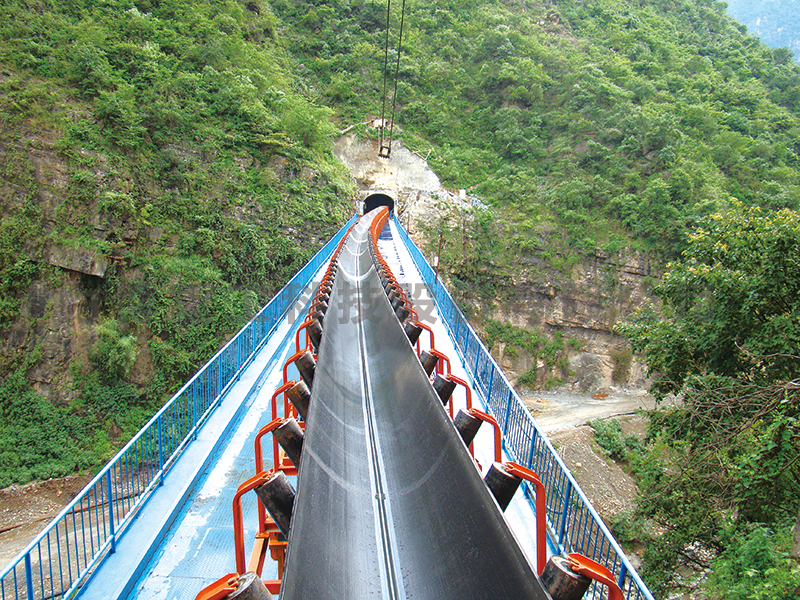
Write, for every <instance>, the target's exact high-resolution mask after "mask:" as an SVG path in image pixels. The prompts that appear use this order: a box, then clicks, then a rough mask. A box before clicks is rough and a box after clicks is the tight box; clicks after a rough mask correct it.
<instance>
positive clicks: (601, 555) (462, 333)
mask: <svg viewBox="0 0 800 600" xmlns="http://www.w3.org/2000/svg"><path fill="white" fill-rule="evenodd" d="M394 220H395V224H396V225H397V229H398V231H399V232H400V237H401V239H402V240H403V242H404V244H405V246H406V248H407V249H408V251H409V253H410V254H411V258H412V259H413V260H414V263H415V264H416V266H417V269H418V270H419V272H420V274H421V275H422V279H423V281H424V283H425V284H426V285H427V286H428V289H429V290H430V292H431V297H432V298H433V299H434V300H435V301H436V304H437V306H438V308H439V313H440V314H441V316H442V320H443V321H444V324H445V326H446V327H447V329H448V330H449V331H450V335H451V337H452V338H453V340H455V346H456V349H457V351H458V352H459V354H460V355H461V359H462V360H463V361H464V365H465V367H466V369H467V371H468V372H469V374H470V376H471V378H472V383H473V387H474V389H475V390H476V391H477V392H478V393H479V394H480V396H481V397H482V400H483V402H484V404H485V405H486V406H487V408H488V410H489V412H490V413H492V415H493V416H494V417H495V419H497V422H498V423H499V424H500V427H501V428H502V431H503V446H504V449H505V450H506V452H507V453H508V454H509V456H511V457H512V459H513V460H514V461H516V462H518V463H519V464H521V465H523V466H526V467H528V468H530V469H532V470H533V471H535V472H536V473H537V474H538V475H539V477H540V478H541V480H542V482H543V483H544V486H545V490H546V491H547V529H548V543H549V545H550V547H551V549H552V550H554V551H557V552H559V553H562V554H566V553H569V552H579V553H580V554H583V555H585V556H588V557H589V558H591V559H593V560H596V561H598V562H599V563H601V564H603V565H605V566H606V567H608V568H609V569H610V570H611V572H612V573H614V575H615V577H616V578H617V583H619V585H620V587H621V588H622V590H623V593H624V594H625V597H626V598H628V599H629V600H638V599H639V598H646V599H647V600H653V595H652V594H651V593H650V590H648V589H647V586H646V585H645V584H644V582H643V581H642V579H641V578H640V577H639V574H638V573H637V572H636V569H635V568H634V567H633V565H631V563H630V561H629V560H628V557H627V556H626V555H625V552H624V551H623V550H622V548H621V547H620V546H619V543H618V542H617V541H616V540H615V539H614V536H613V535H612V534H611V532H610V531H609V530H608V527H606V524H605V523H604V522H603V520H602V519H601V518H600V516H599V515H598V514H597V511H595V509H594V507H593V506H592V505H591V503H590V502H589V499H588V498H587V497H586V495H585V494H584V493H583V491H582V490H581V488H580V486H578V484H577V483H576V482H575V479H574V478H573V477H572V474H571V473H570V472H569V469H568V468H567V467H566V465H565V464H564V462H563V461H562V460H561V457H559V456H558V454H557V453H556V451H555V449H554V448H553V445H552V444H551V443H550V441H549V440H548V439H547V437H546V436H545V435H544V434H543V433H542V432H541V431H539V429H538V427H537V425H536V421H535V420H534V418H533V417H532V416H531V413H530V411H529V410H528V409H527V408H526V407H525V405H524V404H523V403H522V400H520V398H519V396H518V395H517V393H516V391H515V390H514V388H513V387H512V386H511V384H510V383H509V381H508V379H507V378H506V376H505V374H504V373H503V371H502V370H501V369H500V367H499V366H498V365H497V363H496V362H495V360H494V358H493V357H492V355H491V354H490V353H489V351H488V350H487V349H486V346H484V345H483V342H481V340H480V339H479V338H478V335H477V334H476V333H475V331H474V330H473V329H472V327H471V326H470V324H469V322H468V321H467V319H466V317H465V316H464V314H463V313H462V312H461V310H460V309H459V308H458V306H457V305H456V303H455V301H454V300H453V298H452V296H450V292H448V291H447V288H445V286H444V284H442V280H441V279H438V278H436V276H435V273H434V271H433V269H432V268H431V266H430V264H428V261H427V260H425V257H424V256H423V255H422V252H420V250H419V248H417V246H416V244H414V242H413V240H411V238H410V237H409V236H408V233H406V231H405V230H404V229H403V227H402V226H401V225H400V222H399V220H398V219H397V216H395V219H394ZM524 485H525V491H526V495H527V496H528V498H529V499H532V498H533V489H532V487H531V486H529V484H527V483H524ZM602 597H603V590H602V587H601V586H600V585H599V584H595V585H593V586H592V587H590V588H589V591H588V592H587V593H586V596H585V598H587V599H588V598H591V599H594V598H598V599H599V598H602Z"/></svg>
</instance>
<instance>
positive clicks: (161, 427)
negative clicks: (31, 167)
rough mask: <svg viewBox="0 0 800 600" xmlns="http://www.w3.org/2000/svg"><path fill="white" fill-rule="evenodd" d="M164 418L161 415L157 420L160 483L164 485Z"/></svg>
mask: <svg viewBox="0 0 800 600" xmlns="http://www.w3.org/2000/svg"><path fill="white" fill-rule="evenodd" d="M163 421H164V419H163V418H162V416H161V415H159V417H158V421H156V425H157V427H158V485H164V422H163Z"/></svg>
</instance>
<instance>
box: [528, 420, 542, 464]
mask: <svg viewBox="0 0 800 600" xmlns="http://www.w3.org/2000/svg"><path fill="white" fill-rule="evenodd" d="M538 434H539V431H538V430H537V429H536V427H534V428H533V433H532V434H531V447H530V449H529V450H528V461H527V462H526V463H525V466H527V467H528V468H529V469H531V470H533V455H534V453H535V451H536V436H537V435H538Z"/></svg>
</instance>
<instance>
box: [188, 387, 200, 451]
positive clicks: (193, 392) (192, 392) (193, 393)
mask: <svg viewBox="0 0 800 600" xmlns="http://www.w3.org/2000/svg"><path fill="white" fill-rule="evenodd" d="M189 403H190V404H191V409H192V428H193V429H194V433H193V434H192V440H196V439H197V422H198V421H199V420H200V415H199V413H198V406H197V381H196V380H195V381H193V382H192V385H191V386H189Z"/></svg>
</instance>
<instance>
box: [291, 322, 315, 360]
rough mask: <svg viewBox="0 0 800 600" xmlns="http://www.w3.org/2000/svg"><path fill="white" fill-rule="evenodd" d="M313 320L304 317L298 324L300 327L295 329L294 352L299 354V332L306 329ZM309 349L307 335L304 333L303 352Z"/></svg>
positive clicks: (309, 344) (309, 343)
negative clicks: (304, 343) (304, 345)
mask: <svg viewBox="0 0 800 600" xmlns="http://www.w3.org/2000/svg"><path fill="white" fill-rule="evenodd" d="M313 320H314V319H312V318H311V317H306V318H305V320H304V321H303V322H302V323H301V324H300V327H298V328H297V333H295V334H294V350H295V352H300V332H301V331H302V330H304V329H305V328H306V327H308V326H309V325H311V322H312V321H313ZM310 348H311V342H310V341H309V340H308V333H306V347H305V350H309V349H310Z"/></svg>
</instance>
